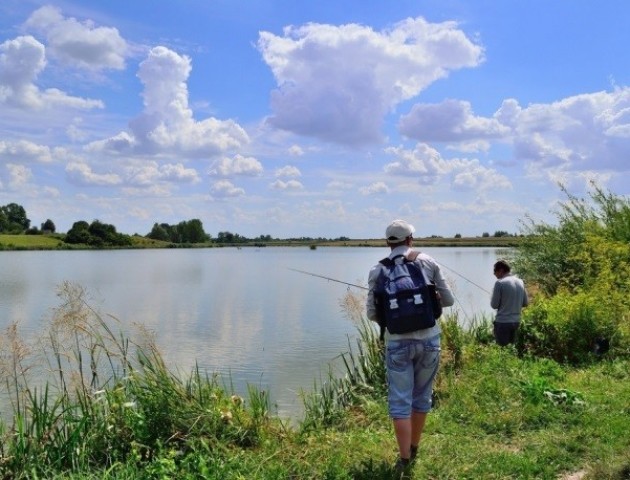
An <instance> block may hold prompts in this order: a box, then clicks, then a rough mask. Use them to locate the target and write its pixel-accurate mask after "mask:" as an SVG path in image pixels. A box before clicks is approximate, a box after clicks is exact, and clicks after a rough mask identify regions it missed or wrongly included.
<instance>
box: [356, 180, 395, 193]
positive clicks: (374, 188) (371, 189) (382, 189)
mask: <svg viewBox="0 0 630 480" xmlns="http://www.w3.org/2000/svg"><path fill="white" fill-rule="evenodd" d="M359 192H361V194H363V195H366V196H367V195H384V194H386V193H389V187H388V186H387V185H386V184H385V183H384V182H374V183H372V184H370V185H368V186H367V187H362V188H360V189H359Z"/></svg>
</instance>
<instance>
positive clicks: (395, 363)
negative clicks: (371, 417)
mask: <svg viewBox="0 0 630 480" xmlns="http://www.w3.org/2000/svg"><path fill="white" fill-rule="evenodd" d="M414 232H415V229H414V227H413V225H410V224H409V223H407V222H405V221H404V220H394V221H393V222H392V223H391V224H389V226H388V227H387V229H386V230H385V239H386V240H387V245H388V246H389V247H390V248H391V252H390V254H389V257H388V258H389V259H391V260H394V258H396V257H400V256H404V257H405V258H412V257H413V255H414V254H415V253H417V252H414V251H413V250H412V249H411V246H412V242H413V233H414ZM413 261H414V262H416V263H417V264H419V266H420V268H421V269H422V273H423V275H424V277H425V281H426V282H428V283H433V284H435V287H436V291H437V293H438V298H439V299H440V301H441V303H442V306H444V307H450V306H451V305H453V303H455V298H454V297H453V293H452V292H451V290H450V288H449V286H448V285H447V283H446V281H445V280H444V277H443V276H442V273H441V271H440V267H439V266H438V264H437V262H436V261H435V260H434V259H433V258H431V257H430V256H429V255H426V254H424V253H419V254H417V256H416V257H415V259H414V260H413ZM385 268H386V267H385V266H384V265H383V264H382V263H379V264H377V265H376V266H374V267H372V269H371V270H370V273H369V276H368V296H367V303H366V308H367V316H368V318H369V319H370V320H372V321H375V322H378V321H379V318H378V313H377V308H376V303H375V287H376V286H377V282H378V280H379V277H380V276H381V275H382V274H383V273H384V272H383V269H385ZM385 357H386V358H385V359H386V366H387V384H388V405H389V416H390V417H391V418H392V421H393V424H394V432H395V434H396V441H397V443H398V449H399V453H400V458H399V459H398V461H397V463H396V467H397V468H398V469H403V468H405V467H406V466H407V465H409V463H410V461H412V460H413V459H415V457H416V455H417V452H418V445H419V443H420V437H421V435H422V430H423V429H424V424H425V421H426V417H427V413H428V412H429V411H430V410H431V398H432V393H433V380H434V378H435V375H436V373H437V370H438V364H439V359H440V327H439V324H438V323H436V324H435V326H433V327H430V328H426V329H422V330H416V331H412V332H409V333H400V334H395V333H390V332H389V331H388V330H386V331H385Z"/></svg>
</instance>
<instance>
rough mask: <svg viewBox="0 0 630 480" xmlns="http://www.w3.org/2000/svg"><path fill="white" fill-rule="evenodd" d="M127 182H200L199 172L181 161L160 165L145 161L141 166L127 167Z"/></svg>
mask: <svg viewBox="0 0 630 480" xmlns="http://www.w3.org/2000/svg"><path fill="white" fill-rule="evenodd" d="M125 179H126V182H128V183H130V184H132V185H141V186H152V185H153V184H154V183H156V182H159V181H167V182H173V183H199V182H200V181H201V179H200V178H199V174H198V173H197V171H196V170H195V169H193V168H186V167H184V165H182V164H181V163H177V164H166V165H159V164H158V163H157V162H143V163H142V164H141V165H140V166H129V167H126V168H125Z"/></svg>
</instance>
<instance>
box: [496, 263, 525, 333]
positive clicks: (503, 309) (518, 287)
mask: <svg viewBox="0 0 630 480" xmlns="http://www.w3.org/2000/svg"><path fill="white" fill-rule="evenodd" d="M527 303H528V299H527V292H526V291H525V285H524V284H523V280H521V279H520V278H518V277H515V276H514V275H512V274H508V275H506V276H505V277H503V278H499V279H497V281H496V282H495V283H494V289H493V290H492V298H491V299H490V306H491V307H492V308H494V309H495V310H496V311H497V316H496V321H497V322H501V323H518V322H520V321H521V309H522V308H523V307H526V306H527Z"/></svg>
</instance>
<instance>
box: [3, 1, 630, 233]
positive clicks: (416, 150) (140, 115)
mask: <svg viewBox="0 0 630 480" xmlns="http://www.w3.org/2000/svg"><path fill="white" fill-rule="evenodd" d="M629 19H630V3H628V2H626V1H623V0H616V1H604V2H592V1H586V0H572V1H569V0H566V1H563V0H558V1H554V2H549V1H548V0H529V1H527V2H523V1H512V0H502V1H499V0H493V1H490V0H427V1H417V0H416V1H405V0H402V1H397V2H385V1H373V0H353V1H338V0H337V1H333V0H321V1H317V2H315V1H295V0H294V1H289V0H284V1H278V0H272V1H256V0H251V1H241V0H230V1H228V0H218V1H211V0H205V1H201V0H187V1H183V0H182V1H166V0H160V1H158V0H134V1H129V0H127V1H124V2H123V1H120V0H108V1H107V2H86V1H78V0H77V1H74V0H63V1H52V2H40V1H31V0H3V1H2V2H1V3H0V205H5V204H7V203H11V202H15V203H18V204H20V205H22V206H24V208H25V209H26V211H27V214H28V216H29V218H30V219H31V221H32V224H33V225H36V226H39V225H40V224H41V223H43V222H44V221H45V220H46V219H48V218H50V219H52V220H53V221H54V222H55V224H56V225H57V229H58V230H59V231H67V230H68V229H69V228H70V227H71V226H72V224H73V223H74V222H75V221H78V220H87V221H91V220H94V219H98V220H101V221H103V222H106V223H111V224H114V225H115V226H116V227H117V228H118V230H119V231H121V232H123V233H129V234H131V233H140V234H146V233H148V232H149V231H150V230H151V227H152V225H153V224H154V223H155V222H158V223H163V222H166V223H170V224H175V223H179V222H180V221H182V220H189V219H192V218H198V219H200V220H201V221H202V222H203V225H204V228H205V230H206V232H207V233H210V234H211V235H213V236H216V234H217V233H218V232H220V231H230V232H233V233H239V234H241V235H245V236H248V237H256V236H258V235H267V234H269V235H271V236H273V237H293V236H313V237H319V236H323V237H328V238H334V237H338V236H348V237H352V238H378V237H380V236H382V235H383V234H384V229H385V226H386V225H387V223H389V222H390V221H391V220H392V219H394V218H404V219H407V220H408V221H409V222H411V223H413V224H414V225H415V226H416V229H417V234H416V236H419V237H423V236H430V235H441V236H446V237H450V236H453V235H455V234H457V233H460V234H462V235H464V236H478V235H481V234H482V233H483V232H489V233H490V234H493V233H494V232H495V231H497V230H506V231H508V232H511V233H518V232H519V231H520V230H521V227H520V226H521V221H522V220H524V219H525V218H527V217H528V216H529V217H532V218H534V219H535V220H537V221H541V220H544V221H553V219H554V217H553V215H552V214H551V213H550V212H552V211H553V210H554V208H555V206H556V205H557V201H558V200H562V199H564V195H563V193H562V192H561V190H560V188H559V187H558V184H559V182H561V183H562V184H564V185H565V186H566V187H567V189H568V190H569V192H571V193H573V194H576V195H578V196H584V195H586V193H587V192H588V190H589V185H590V182H591V181H595V182H596V183H597V184H598V185H600V186H602V187H604V188H607V189H610V190H611V191H612V192H615V193H617V194H620V195H628V194H629V193H630V182H629V181H628V178H629V177H628V171H629V170H630V167H629V166H628V154H629V153H630V86H629V85H630V61H629V60H630V59H629V58H628V50H627V49H628V45H630V33H628V32H629V29H628V28H627V23H628V20H629Z"/></svg>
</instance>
